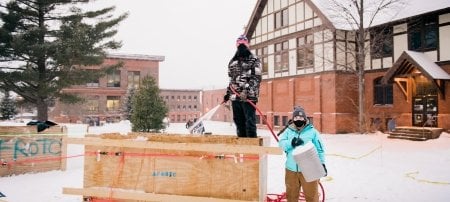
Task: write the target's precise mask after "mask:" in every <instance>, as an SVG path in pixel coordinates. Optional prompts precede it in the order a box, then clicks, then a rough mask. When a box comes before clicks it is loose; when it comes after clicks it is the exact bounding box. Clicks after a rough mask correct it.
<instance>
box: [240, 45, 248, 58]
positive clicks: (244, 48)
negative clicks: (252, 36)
mask: <svg viewBox="0 0 450 202" xmlns="http://www.w3.org/2000/svg"><path fill="white" fill-rule="evenodd" d="M237 49H238V56H240V57H248V56H249V55H250V51H249V50H248V48H247V46H245V45H244V44H239V46H238V48H237Z"/></svg>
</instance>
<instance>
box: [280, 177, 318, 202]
mask: <svg viewBox="0 0 450 202" xmlns="http://www.w3.org/2000/svg"><path fill="white" fill-rule="evenodd" d="M284 181H285V183H286V197H287V201H288V202H298V197H299V195H300V188H303V194H304V195H305V199H306V202H319V193H318V187H319V180H315V181H312V182H306V180H305V178H304V177H303V174H302V173H301V172H294V171H290V170H288V169H286V175H285V178H284Z"/></svg>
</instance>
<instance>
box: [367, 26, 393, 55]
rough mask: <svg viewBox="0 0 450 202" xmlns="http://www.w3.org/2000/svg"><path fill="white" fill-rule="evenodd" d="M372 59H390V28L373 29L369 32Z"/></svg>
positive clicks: (391, 40) (391, 48)
mask: <svg viewBox="0 0 450 202" xmlns="http://www.w3.org/2000/svg"><path fill="white" fill-rule="evenodd" d="M370 39H371V46H370V50H371V56H372V58H382V57H391V56H392V50H393V44H394V43H393V36H392V27H385V28H380V29H374V30H372V31H371V32H370Z"/></svg>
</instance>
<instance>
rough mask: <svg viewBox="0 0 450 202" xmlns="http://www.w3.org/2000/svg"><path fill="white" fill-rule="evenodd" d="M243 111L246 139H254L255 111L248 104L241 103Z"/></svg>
mask: <svg viewBox="0 0 450 202" xmlns="http://www.w3.org/2000/svg"><path fill="white" fill-rule="evenodd" d="M243 109H244V113H245V119H246V120H245V130H246V132H247V137H256V136H257V134H256V114H255V112H256V109H255V107H253V106H252V105H251V104H250V103H248V102H245V103H243Z"/></svg>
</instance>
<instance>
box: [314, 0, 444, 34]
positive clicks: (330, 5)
mask: <svg viewBox="0 0 450 202" xmlns="http://www.w3.org/2000/svg"><path fill="white" fill-rule="evenodd" d="M310 1H311V2H312V3H313V4H315V5H316V6H317V7H318V8H319V9H320V10H321V12H322V13H323V14H324V15H325V16H326V17H327V18H328V19H329V20H330V21H331V23H332V24H333V25H334V27H335V28H336V29H342V30H355V29H356V26H354V25H352V24H351V23H349V21H348V19H350V17H349V16H346V15H345V14H346V13H351V15H352V16H355V17H357V18H358V16H359V15H358V12H357V10H356V8H355V7H354V6H352V5H353V3H352V1H354V0H310ZM336 2H337V3H336ZM380 2H382V4H386V3H388V2H395V3H393V4H390V5H387V6H386V7H385V8H384V9H381V10H378V8H380V7H381V6H380ZM342 5H349V6H346V7H345V8H342ZM364 8H365V13H364V20H365V22H364V27H366V28H367V27H369V26H370V27H373V26H377V25H381V24H384V23H388V22H393V21H397V20H402V19H406V18H409V17H413V16H418V15H421V14H425V13H429V12H433V11H438V10H443V9H447V8H450V0H431V1H424V0H390V1H386V0H384V1H382V0H369V1H367V0H366V1H364ZM343 9H346V11H348V12H346V11H344V10H343ZM376 12H378V13H377V14H376V16H375V17H373V15H374V13H376ZM372 18H373V22H370V20H371V19H372Z"/></svg>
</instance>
